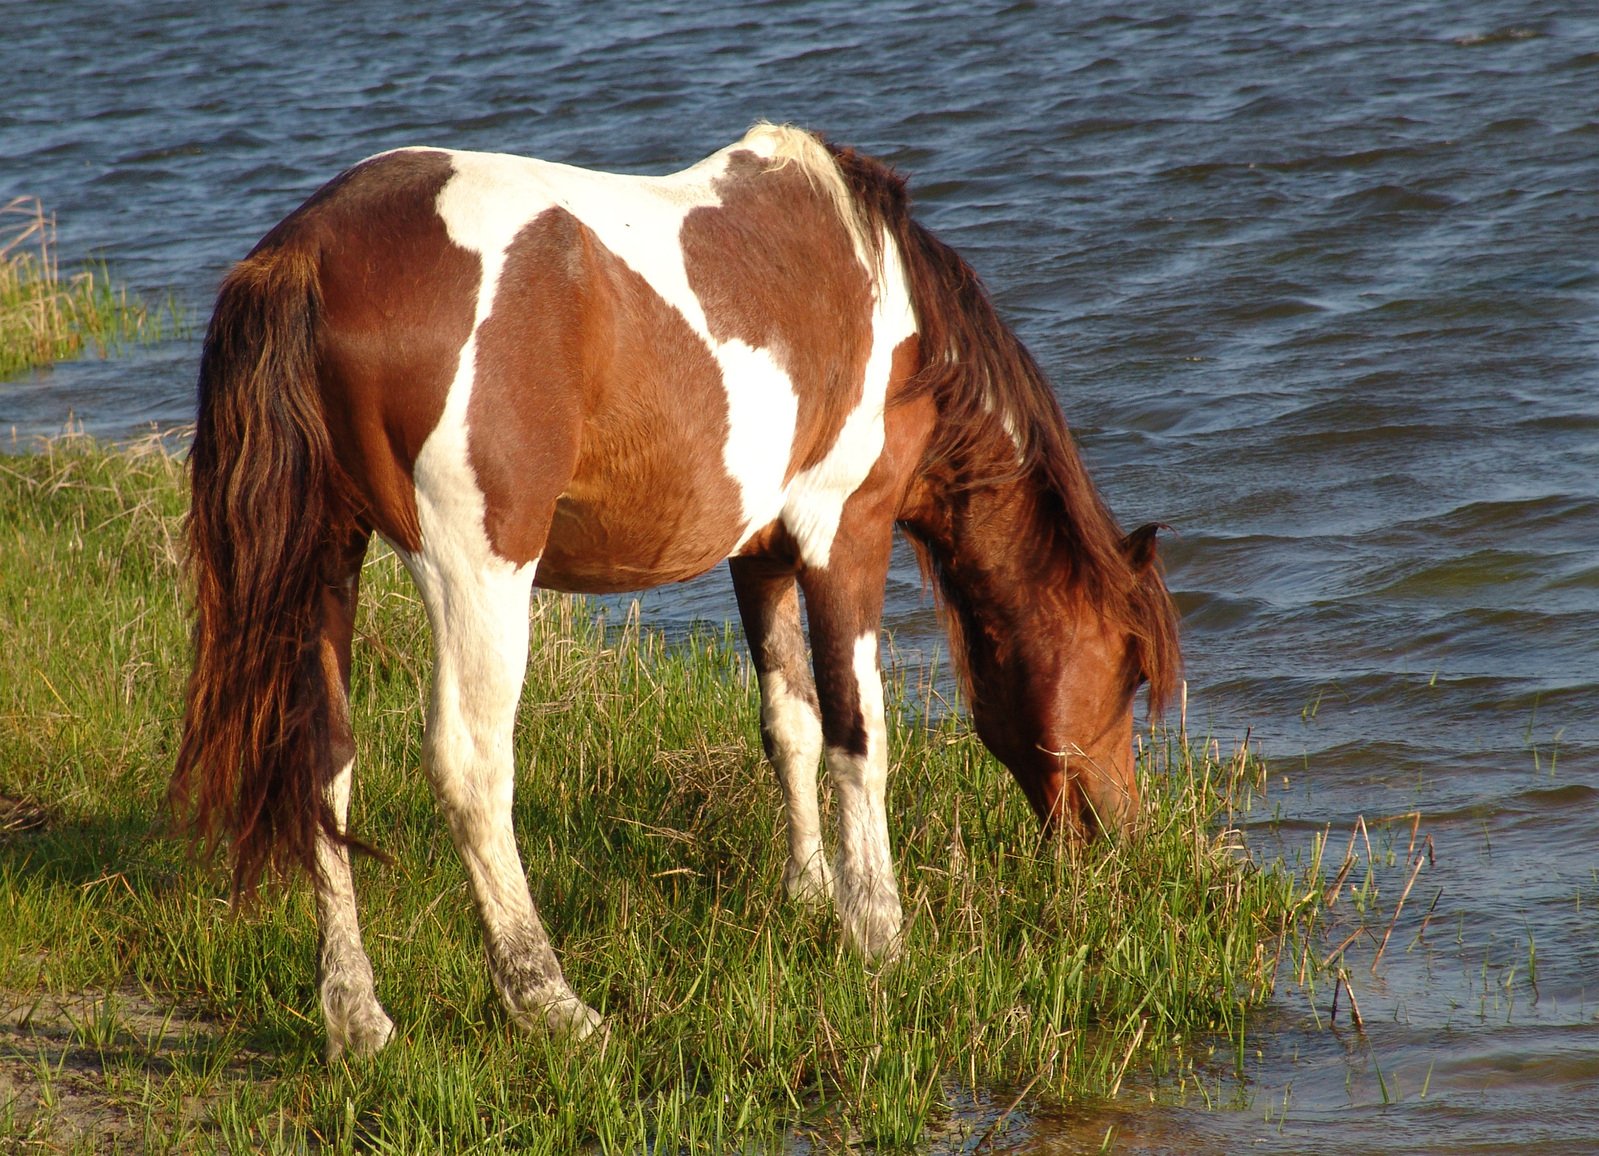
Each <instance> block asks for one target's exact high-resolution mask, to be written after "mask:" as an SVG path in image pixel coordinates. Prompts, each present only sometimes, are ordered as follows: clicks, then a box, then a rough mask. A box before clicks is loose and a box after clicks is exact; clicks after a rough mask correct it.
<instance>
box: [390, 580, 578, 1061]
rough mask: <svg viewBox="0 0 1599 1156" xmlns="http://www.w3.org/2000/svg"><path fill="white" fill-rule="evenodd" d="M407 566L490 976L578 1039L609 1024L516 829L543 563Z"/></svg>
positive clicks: (453, 829) (522, 1015) (520, 1009)
mask: <svg viewBox="0 0 1599 1156" xmlns="http://www.w3.org/2000/svg"><path fill="white" fill-rule="evenodd" d="M407 561H408V564H409V566H410V570H411V574H412V576H413V577H414V578H415V579H416V583H417V586H418V587H419V588H420V589H421V591H422V599H423V602H424V603H425V604H426V606H427V610H428V619H429V621H430V622H431V624H432V627H433V642H434V659H435V662H434V670H433V688H432V697H431V701H430V704H429V707H428V720H427V734H426V736H425V738H424V740H423V751H422V758H423V765H424V766H425V768H426V770H427V774H428V779H429V781H430V782H431V783H432V785H433V793H434V795H435V797H436V798H437V799H438V802H439V806H440V808H441V809H442V810H443V812H444V815H445V817H446V819H447V820H448V821H449V824H450V834H451V836H452V837H453V839H454V841H455V847H456V850H457V851H458V852H459V853H460V855H461V862H462V863H463V864H464V865H465V867H466V873H467V876H468V878H469V879H470V881H471V884H472V896H473V899H474V900H475V902H476V904H477V910H478V916H479V917H480V918H481V920H482V923H483V936H484V946H485V948H486V949H487V954H488V963H489V975H490V978H491V979H492V980H493V982H494V987H495V990H496V991H498V992H499V995H500V998H501V999H502V1000H503V1001H504V1002H505V1006H506V1007H507V1009H509V1011H510V1012H511V1014H512V1017H513V1018H514V1019H515V1020H516V1021H517V1022H518V1023H521V1024H523V1025H524V1026H529V1025H531V1024H532V1023H534V1022H538V1023H542V1024H544V1025H546V1026H548V1027H549V1029H550V1030H551V1031H554V1032H556V1033H558V1034H563V1035H572V1036H576V1037H580V1038H581V1037H582V1036H586V1035H588V1034H589V1033H590V1032H591V1031H593V1030H594V1029H595V1027H597V1026H598V1025H599V1022H600V1017H599V1015H598V1014H597V1013H596V1012H594V1011H593V1010H592V1009H590V1008H589V1007H587V1006H586V1005H585V1004H584V1003H583V1001H582V1000H580V999H578V998H577V996H576V995H575V994H573V992H572V989H571V988H570V987H569V986H568V985H567V982H566V977H565V976H564V975H562V973H561V965H560V963H559V962H558V961H557V960H556V958H555V952H554V950H553V949H552V948H551V947H550V940H549V937H548V935H546V934H545V931H544V924H543V923H542V922H541V921H540V919H539V915H538V911H537V910H536V909H535V908H534V906H533V897H532V895H531V894H530V893H529V892H528V886H527V876H526V875H525V874H524V873H523V869H522V859H521V856H520V855H519V854H518V853H517V849H516V838H515V835H514V833H513V831H512V827H511V795H512V787H513V780H514V778H515V764H514V756H513V753H512V745H511V741H512V731H513V727H514V724H515V721H516V705H517V700H518V699H519V698H520V697H521V694H522V681H523V678H524V676H525V674H526V667H527V648H528V601H529V599H530V597H531V595H532V586H533V572H534V566H533V565H531V564H529V565H525V566H522V567H519V568H517V567H512V566H511V564H510V563H508V562H503V561H501V560H498V559H488V558H482V559H477V558H467V557H464V556H463V557H461V558H458V559H450V558H443V557H437V556H430V555H428V554H427V553H425V552H424V553H422V554H418V555H414V556H412V557H410V558H409V559H408V560H407Z"/></svg>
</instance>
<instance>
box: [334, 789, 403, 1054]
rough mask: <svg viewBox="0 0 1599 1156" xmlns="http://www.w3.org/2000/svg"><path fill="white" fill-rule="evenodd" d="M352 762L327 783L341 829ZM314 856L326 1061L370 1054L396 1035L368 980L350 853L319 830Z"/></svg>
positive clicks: (368, 963)
mask: <svg viewBox="0 0 1599 1156" xmlns="http://www.w3.org/2000/svg"><path fill="white" fill-rule="evenodd" d="M354 766H355V764H354V761H353V760H352V761H351V762H348V763H345V764H344V766H343V767H341V768H340V769H339V772H338V774H337V775H335V776H334V778H333V782H332V783H331V784H330V786H329V792H328V801H329V803H330V804H331V805H332V807H333V817H334V818H335V819H336V820H337V821H338V825H339V830H340V831H343V830H344V829H345V822H346V820H347V819H348V817H349V813H350V780H351V777H352V774H353V770H354ZM316 861H317V866H318V867H319V868H320V870H321V874H322V877H321V879H320V880H319V881H318V883H317V887H316V921H317V937H318V940H319V942H318V945H317V978H318V984H317V986H318V989H319V992H320V995H321V1001H322V1019H323V1022H324V1023H325V1024H326V1026H327V1032H328V1043H327V1057H328V1060H329V1061H333V1060H336V1059H338V1058H339V1057H340V1056H342V1055H344V1054H346V1053H348V1054H350V1055H352V1056H368V1055H371V1054H372V1053H373V1052H376V1051H377V1050H378V1049H379V1048H381V1047H383V1045H384V1044H386V1043H388V1042H389V1039H390V1038H391V1037H392V1036H393V1035H394V1021H393V1020H391V1019H389V1017H388V1015H387V1013H385V1012H384V1010H383V1007H382V1005H381V1004H379V1003H378V997H377V992H376V990H375V988H374V986H373V980H372V961H371V960H370V959H368V958H367V954H366V948H365V947H364V946H363V945H362V943H361V924H360V921H359V920H358V919H357V918H356V913H355V882H354V880H353V879H352V878H351V875H350V852H349V850H348V849H347V848H345V846H344V845H343V844H341V843H335V842H333V841H332V840H330V839H329V838H328V837H327V836H326V835H324V834H321V833H319V834H318V835H317V841H316Z"/></svg>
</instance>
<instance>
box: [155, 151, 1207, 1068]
mask: <svg viewBox="0 0 1599 1156" xmlns="http://www.w3.org/2000/svg"><path fill="white" fill-rule="evenodd" d="M188 466H189V474H190V484H191V504H190V510H189V514H188V518H187V522H186V530H185V533H186V543H187V563H186V565H187V570H188V577H189V581H190V584H191V586H192V599H193V618H194V622H193V637H192V648H193V667H192V672H191V674H190V678H189V681H188V684H187V690H186V694H185V709H184V718H183V725H182V737H181V741H180V745H179V750H178V754H177V758H176V765H175V768H174V772H173V778H172V784H171V789H170V798H171V801H172V803H173V805H174V807H175V808H177V812H178V815H179V817H180V819H181V820H182V822H183V823H184V825H185V826H186V827H187V829H188V831H189V834H190V835H191V837H192V838H193V839H194V840H195V841H196V842H197V843H198V844H200V845H201V846H202V847H204V848H210V849H211V850H212V851H215V850H216V849H218V848H219V847H221V846H223V845H224V844H227V845H229V846H230V848H231V858H232V860H233V863H232V886H233V893H234V897H235V899H239V900H247V899H248V898H249V897H250V896H251V895H253V894H254V892H255V890H256V888H257V886H258V884H259V883H260V882H261V880H262V878H263V876H264V875H268V874H271V875H282V874H285V873H292V872H294V871H297V870H299V869H304V870H305V871H306V872H308V873H309V875H310V877H311V879H312V881H313V885H314V891H315V900H316V914H317V923H318V932H319V937H318V938H319V946H318V955H317V964H318V991H319V997H320V1003H321V1008H322V1013H323V1017H324V1022H325V1027H326V1031H327V1047H326V1054H327V1056H328V1057H329V1059H330V1060H331V1059H335V1058H337V1057H339V1056H341V1055H346V1054H347V1055H351V1056H359V1055H366V1054H369V1053H372V1052H375V1051H376V1050H378V1049H379V1048H381V1047H382V1046H383V1045H384V1044H385V1043H387V1042H388V1040H389V1039H390V1037H391V1036H392V1035H393V1032H394V1024H393V1022H392V1021H391V1020H390V1018H389V1016H388V1014H387V1013H386V1012H385V1011H384V1009H383V1007H382V1005H381V1004H380V1003H379V1001H378V999H377V996H376V993H375V990H374V981H373V972H372V965H371V962H370V960H369V958H368V956H367V954H366V950H365V948H364V946H363V944H362V939H361V931H360V925H359V922H358V919H357V912H356V902H355V891H354V886H353V883H352V879H351V872H350V855H351V851H352V849H355V850H359V849H361V848H362V847H363V846H364V845H363V844H361V843H360V842H359V840H357V839H356V838H355V837H354V836H353V835H352V834H350V832H349V829H348V810H349V802H350V788H351V780H352V775H353V771H354V761H355V742H354V737H353V728H352V719H351V715H350V706H349V680H350V652H351V642H352V635H353V632H354V621H355V614H356V605H357V598H358V590H357V583H358V578H359V575H360V570H361V564H362V559H363V557H364V556H365V553H366V550H367V547H368V544H369V542H370V540H371V538H372V536H373V535H374V534H376V535H380V536H381V537H382V538H383V539H384V540H385V541H386V542H387V543H388V544H389V545H390V546H391V547H392V548H393V549H394V551H395V553H396V554H397V555H398V556H399V557H400V559H401V560H402V561H403V563H404V565H405V567H406V569H407V570H408V571H409V573H410V576H411V578H412V579H413V580H414V582H415V584H416V586H417V588H418V590H419V592H420V596H421V600H422V602H423V604H424V606H425V608H426V613H427V618H428V620H429V624H430V628H431V633H432V639H433V672H432V679H431V687H430V695H429V702H428V707H427V713H426V722H425V729H424V741H423V768H424V771H425V774H426V776H427V778H428V781H429V783H430V785H431V787H432V790H433V793H434V795H435V798H436V801H437V803H438V805H439V807H440V809H441V810H442V811H443V813H444V816H445V818H446V819H447V821H448V825H449V830H450V834H451V836H452V838H453V840H454V843H455V846H456V849H457V851H458V853H459V854H460V857H461V859H462V861H463V863H464V864H465V867H466V871H467V875H468V876H469V880H470V884H471V891H472V895H473V899H474V902H475V905H476V908H477V912H478V915H479V917H480V921H481V925H482V930H483V934H484V941H485V947H486V954H487V960H488V968H489V971H490V973H491V976H492V979H493V983H494V987H495V989H496V990H497V992H498V995H499V997H500V999H501V1000H502V1001H503V1002H504V1005H505V1007H506V1009H507V1011H508V1014H509V1015H510V1016H511V1017H512V1019H513V1020H514V1021H515V1022H516V1023H518V1024H520V1025H523V1026H527V1027H537V1026H539V1025H542V1026H543V1027H545V1028H547V1029H548V1030H549V1031H551V1032H553V1033H556V1034H558V1035H561V1034H564V1035H566V1036H569V1037H573V1038H581V1037H583V1036H586V1035H588V1034H589V1033H591V1032H593V1031H594V1030H595V1029H596V1028H597V1027H599V1026H600V1023H601V1019H600V1016H599V1015H598V1013H596V1012H595V1011H594V1010H593V1009H592V1008H590V1007H589V1006H588V1005H587V1004H585V1003H584V1002H583V1001H582V1000H581V999H580V998H579V997H578V995H577V994H576V993H575V992H574V991H573V990H572V988H571V987H570V986H569V985H568V983H567V981H566V978H565V976H564V975H563V973H562V971H561V966H560V962H559V960H558V959H557V957H556V954H555V952H554V950H553V949H552V947H551V943H550V938H549V935H548V933H547V932H546V929H545V927H544V924H543V923H542V922H541V920H540V918H539V914H538V912H537V910H536V909H535V907H534V903H533V900H532V897H531V894H530V892H529V888H528V882H527V876H526V874H525V872H524V869H523V865H522V862H521V859H520V857H519V855H518V852H517V846H516V841H515V836H514V834H513V829H512V787H513V779H514V773H515V772H514V765H513V753H512V732H513V726H514V722H515V716H516V710H517V703H518V699H519V697H520V693H521V689H522V681H523V677H524V673H525V666H526V662H527V654H528V645H529V642H528V637H529V635H528V619H529V613H528V611H529V600H530V597H531V592H532V589H533V587H534V586H535V585H537V586H539V587H543V588H548V589H553V590H560V591H570V592H579V593H599V592H614V591H624V590H636V589H643V588H649V587H653V586H658V585H661V584H664V583H669V582H675V581H678V580H681V579H687V578H689V577H692V576H694V575H698V574H701V573H703V572H705V571H707V570H709V569H710V568H711V567H713V566H715V565H716V564H718V563H720V562H722V561H723V560H726V562H727V564H728V570H729V573H730V574H731V577H732V583H733V589H734V593H735V596H736V601H737V605H738V610H739V616H740V618H741V620H742V623H743V628H744V633H745V636H746V639H747V642H748V646H749V650H750V653H751V656H752V663H753V667H754V670H755V673H756V675H757V681H758V683H759V689H760V702H761V706H760V729H761V734H762V741H763V745H764V748H765V751H766V754H767V756H768V758H769V761H770V762H771V764H772V765H773V767H774V768H775V770H776V773H777V776H778V779H779V781H780V783H781V786H782V792H783V797H784V801H785V808H786V818H787V839H788V857H787V863H786V866H785V869H784V886H785V887H786V889H787V892H788V894H789V895H790V896H792V897H793V898H794V899H796V900H799V901H803V902H810V903H826V902H828V901H831V902H832V903H833V904H834V905H835V908H836V910H837V912H838V916H839V920H840V923H841V925H842V930H843V936H844V939H845V940H846V942H847V943H849V944H851V945H853V947H854V948H856V949H858V950H859V951H860V952H861V953H863V955H864V956H866V957H867V958H869V959H873V960H891V959H892V958H893V957H894V956H895V954H896V952H897V951H898V950H899V946H900V943H899V939H900V929H901V907H900V900H899V894H898V890H897V887H896V883H895V876H894V864H893V858H892V853H891V850H890V842H889V829H888V816H887V813H886V805H885V801H884V791H885V784H886V781H887V775H888V765H889V757H888V750H887V744H886V737H885V726H884V713H883V688H882V676H881V671H880V667H879V654H878V651H879V632H880V622H881V615H882V605H883V597H884V588H885V584H886V580H887V571H888V566H889V559H890V550H891V544H892V540H893V533H894V529H895V527H896V526H898V527H899V528H900V529H901V530H902V532H903V533H904V534H905V535H906V536H907V537H908V539H909V540H910V542H911V544H912V545H913V547H914V549H915V552H916V554H917V557H918V559H919V562H920V565H921V567H922V570H923V573H924V576H925V579H926V582H927V585H928V586H929V587H931V588H932V590H933V592H934V595H935V601H936V602H937V604H938V606H939V609H940V617H941V620H942V621H943V623H944V625H945V629H946V631H947V633H948V635H949V638H950V644H951V650H952V654H953V659H954V664H955V665H956V667H957V668H958V673H959V680H960V684H961V687H962V689H963V692H964V697H965V700H966V702H967V703H968V704H969V708H970V711H971V714H972V717H973V720H974V722H975V725H976V730H977V733H978V735H979V736H980V737H981V739H982V740H983V742H984V743H985V744H986V746H987V747H988V748H989V750H990V751H992V753H993V754H994V755H995V756H996V757H997V758H998V759H999V760H1000V761H1001V762H1002V763H1003V764H1004V765H1005V766H1006V767H1007V768H1009V770H1010V772H1011V774H1012V776H1013V777H1014V778H1015V780H1016V782H1017V783H1018V784H1019V785H1020V787H1021V789H1022V791H1023V792H1024V793H1025V795H1026V797H1027V800H1028V802H1029V803H1030V804H1031V806H1032V809H1033V810H1034V811H1035V812H1036V814H1037V816H1038V819H1039V821H1040V822H1041V824H1042V826H1043V830H1044V831H1045V832H1052V831H1062V832H1065V833H1066V834H1068V835H1077V836H1084V837H1086V836H1091V835H1093V834H1095V833H1097V832H1102V831H1111V832H1120V831H1126V830H1128V829H1130V827H1131V826H1132V824H1133V821H1134V817H1135V815H1136V813H1137V808H1138V793H1137V787H1136V784H1135V780H1134V774H1133V756H1132V729H1133V704H1134V699H1135V696H1136V693H1137V690H1138V688H1139V686H1140V685H1141V684H1142V683H1145V682H1147V683H1148V685H1149V700H1150V704H1151V710H1152V711H1154V712H1158V711H1159V709H1160V705H1161V704H1162V703H1163V702H1164V701H1165V700H1166V698H1167V697H1168V696H1169V695H1170V693H1171V691H1172V689H1173V686H1174V682H1175V680H1176V679H1177V670H1178V663H1179V661H1180V656H1179V651H1178V641H1177V625H1176V613H1175V610H1174V608H1173V604H1172V601H1171V599H1170V596H1169V594H1168V592H1167V589H1166V586H1165V583H1164V580H1163V577H1162V574H1161V569H1160V566H1159V563H1158V560H1157V558H1156V541H1155V538H1156V526H1154V525H1145V526H1142V527H1140V528H1139V529H1137V530H1135V531H1133V532H1132V533H1129V534H1124V533H1123V532H1122V531H1121V530H1120V529H1119V528H1118V525H1117V523H1116V521H1115V520H1114V518H1113V517H1112V516H1111V514H1110V513H1109V511H1108V510H1107V509H1106V507H1105V505H1104V503H1103V501H1102V500H1101V498H1100V497H1099V495H1098V492H1097V491H1096V490H1095V488H1094V486H1093V484H1092V482H1091V481H1090V479H1089V476H1088V474H1087V472H1086V470H1085V468H1084V466H1083V464H1082V461H1081V459H1080V458H1079V456H1078V453H1077V450H1076V448H1075V446H1074V444H1073V441H1072V436H1071V434H1070V433H1069V431H1068V429H1067V426H1066V423H1065V419H1064V418H1063V416H1062V414H1061V410H1060V407H1059V405H1058V403H1057V402H1056V400H1055V398H1054V395H1053V394H1052V393H1051V391H1050V389H1049V387H1048V384H1047V382H1046V381H1045V379H1044V375H1043V373H1042V372H1041V370H1040V368H1039V366H1038V365H1037V364H1036V362H1035V361H1034V359H1033V358H1032V357H1031V356H1030V355H1029V354H1028V352H1027V350H1026V349H1025V348H1024V347H1023V345H1022V343H1021V342H1020V341H1019V340H1018V339H1017V337H1016V336H1015V334H1014V333H1013V332H1012V331H1011V329H1010V328H1009V327H1008V326H1007V325H1006V324H1005V323H1004V322H1003V321H1002V320H1001V319H1000V317H999V315H998V313H997V312H996V311H995V308H994V306H993V304H992V302H991V301H990V299H989V297H988V295H987V292H986V290H985V289H984V287H983V285H982V283H981V282H980V280H979V279H978V278H977V276H976V275H975V274H974V273H973V271H972V269H971V268H970V266H968V265H967V264H966V263H965V262H964V261H963V260H962V259H961V258H960V257H959V256H958V255H957V254H956V253H955V252H954V250H952V249H951V248H950V247H948V246H947V245H945V244H944V243H943V242H941V241H939V240H938V239H937V238H935V237H934V236H933V234H932V233H930V232H929V231H928V230H927V229H926V228H925V227H923V226H922V225H921V224H920V223H919V222H917V221H916V220H915V219H914V218H913V217H912V215H911V212H910V201H909V196H908V193H907V191H906V183H905V180H904V178H903V177H901V176H900V175H899V174H898V173H896V172H894V171H893V170H892V169H890V168H889V167H888V166H886V165H884V164H882V163H880V162H878V161H876V160H873V159H871V158H869V157H867V156H865V155H862V154H861V153H859V152H856V151H854V150H852V149H849V148H843V147H838V146H835V145H833V144H831V143H829V142H827V141H825V140H824V139H823V138H821V137H820V136H817V135H813V134H811V133H809V132H806V131H803V130H800V129H798V128H794V127H790V126H776V125H771V124H767V123H764V122H763V123H757V124H756V125H755V126H754V127H752V128H751V129H750V130H749V132H748V133H747V134H746V135H745V136H744V137H743V138H742V139H741V140H739V141H736V142H735V143H733V144H731V145H729V146H728V147H726V148H724V149H722V150H720V151H719V152H716V153H714V154H713V155H711V156H710V157H707V158H706V159H705V160H702V161H700V162H699V163H697V164H694V165H692V166H691V167H689V168H686V169H683V170H681V171H679V172H676V173H672V174H670V175H666V176H632V175H618V174H611V173H605V172H598V171H589V170H584V169H580V168H575V167H570V166H566V165H561V164H555V163H549V162H544V161H539V160H533V159H528V158H523V157H516V156H510V155H501V154H488V153H476V152H464V151H452V150H447V149H438V148H402V149H398V150H395V151H391V152H385V153H381V154H378V155H377V156H374V157H371V158H369V159H367V160H365V161H362V162H360V163H359V164H357V165H355V166H354V167H353V168H351V169H349V170H347V171H346V172H344V173H343V174H341V175H340V176H338V177H336V178H334V179H333V180H332V181H331V182H329V183H328V184H327V185H325V186H324V187H322V188H321V189H320V190H319V191H317V192H316V193H315V194H314V195H312V196H311V198H310V199H309V200H308V201H306V202H305V203H304V204H303V205H302V206H301V207H300V208H298V209H297V210H295V211H294V212H293V213H291V214H290V215H289V216H288V217H287V218H285V219H284V220H283V221H282V222H281V223H279V224H278V225H277V226H276V227H274V228H273V229H272V230H271V231H270V232H268V233H267V234H266V236H265V237H264V238H262V240H261V241H260V242H259V243H258V244H257V245H256V246H255V248H254V249H253V250H252V251H251V252H250V253H249V254H248V255H247V256H246V257H245V258H244V260H243V261H241V262H240V263H239V264H237V265H236V266H235V267H234V268H233V269H232V270H231V272H229V273H228V274H227V276H226V277H225V279H224V280H223V282H222V285H221V288H220V290H219V293H218V297H217V302H216V306H215V310H214V313H213V315H212V317H211V320H210V324H209V326H208V328H207V332H206V336H205V341H204V345H203V351H202V354H201V359H200V370H199V383H198V416H197V422H196V427H195V433H194V440H193V444H192V448H191V450H190V452H189V457H188ZM801 595H803V597H804V604H805V611H806V615H807V618H808V623H809V661H807V638H806V631H805V628H804V626H802V620H801V608H800V597H801ZM821 765H825V768H826V771H827V775H828V777H829V779H830V782H831V788H832V790H833V793H834V800H835V811H836V832H835V844H836V852H835V857H834V858H833V859H832V860H831V861H829V859H828V858H827V856H826V854H825V852H824V844H823V838H822V830H821V824H820V820H819V812H818V805H817V789H818V781H817V780H818V767H819V766H821Z"/></svg>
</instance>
